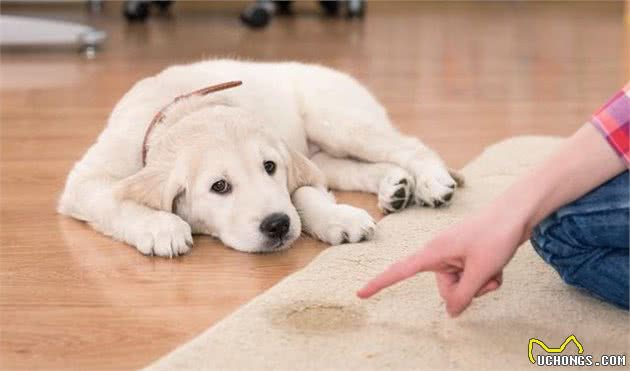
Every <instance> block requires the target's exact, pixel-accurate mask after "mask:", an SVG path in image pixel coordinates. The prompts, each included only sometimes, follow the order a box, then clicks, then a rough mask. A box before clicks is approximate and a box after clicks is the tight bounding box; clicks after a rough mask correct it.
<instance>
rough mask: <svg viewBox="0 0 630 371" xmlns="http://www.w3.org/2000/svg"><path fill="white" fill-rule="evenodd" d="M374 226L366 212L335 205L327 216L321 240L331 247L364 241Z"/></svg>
mask: <svg viewBox="0 0 630 371" xmlns="http://www.w3.org/2000/svg"><path fill="white" fill-rule="evenodd" d="M375 228H376V225H375V224H374V220H372V217H371V216H370V214H368V213H367V211H365V210H363V209H358V208H356V207H352V206H349V205H335V206H334V207H333V209H332V211H331V212H330V213H329V214H327V218H326V220H325V226H324V228H323V233H322V234H320V235H321V239H322V240H323V241H325V242H328V243H330V244H331V245H340V244H342V243H356V242H361V241H366V240H369V239H371V238H372V236H373V235H374V229H375Z"/></svg>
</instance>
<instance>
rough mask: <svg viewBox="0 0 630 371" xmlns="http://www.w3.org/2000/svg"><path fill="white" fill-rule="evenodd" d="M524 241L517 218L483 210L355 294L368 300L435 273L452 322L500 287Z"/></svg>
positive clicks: (524, 236)
mask: <svg viewBox="0 0 630 371" xmlns="http://www.w3.org/2000/svg"><path fill="white" fill-rule="evenodd" d="M525 238H526V234H525V224H524V221H523V220H522V219H521V218H519V217H517V216H516V214H511V215H510V214H509V213H508V214H507V215H506V213H502V212H493V211H486V212H484V213H481V214H479V215H477V216H474V217H472V218H469V219H467V220H465V221H463V222H462V223H460V224H457V225H455V226H453V227H451V228H449V229H448V230H446V231H444V232H442V233H440V234H439V235H438V236H437V237H435V238H434V239H433V240H431V241H430V242H429V243H427V244H426V245H425V247H424V248H423V249H421V250H419V251H418V252H416V253H415V254H413V255H411V256H409V257H407V258H404V259H402V260H400V261H398V262H396V263H394V264H392V265H391V266H390V267H389V268H387V269H386V270H385V271H384V272H383V273H381V274H380V275H378V276H377V277H376V278H374V279H372V280H371V281H370V282H369V283H368V284H367V285H365V286H364V287H363V288H362V289H361V290H359V291H358V292H357V295H358V296H359V297H360V298H369V297H370V296H372V295H374V294H376V293H377V292H379V291H380V290H382V289H383V288H385V287H388V286H390V285H393V284H394V283H397V282H399V281H402V280H404V279H406V278H409V277H412V276H414V275H415V274H416V273H419V272H426V271H433V272H435V278H436V281H437V286H438V290H439V292H440V296H441V297H442V298H443V299H444V301H445V302H446V311H447V312H448V314H449V315H451V316H453V317H455V316H457V315H459V314H460V313H461V312H462V311H464V310H465V309H466V308H467V307H468V305H470V303H471V302H472V300H473V298H474V297H478V296H481V295H484V294H487V293H488V292H491V291H494V290H496V289H497V288H499V286H501V283H502V279H503V277H502V275H503V267H505V265H506V264H507V263H508V262H509V261H510V259H512V257H513V256H514V253H515V252H516V249H517V248H518V246H519V245H520V244H521V242H523V241H524V240H525Z"/></svg>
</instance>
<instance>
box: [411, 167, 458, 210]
mask: <svg viewBox="0 0 630 371" xmlns="http://www.w3.org/2000/svg"><path fill="white" fill-rule="evenodd" d="M414 173H415V175H416V187H415V191H414V199H415V202H416V204H418V205H421V206H429V207H440V206H443V205H446V204H448V203H449V202H450V201H451V198H452V197H453V193H454V192H455V187H456V186H457V182H456V181H455V179H453V178H452V177H451V175H450V174H449V172H448V169H447V168H446V166H444V165H443V164H441V163H439V162H437V161H429V162H425V163H423V164H422V165H421V166H419V167H418V168H417V169H416V171H415V172H414Z"/></svg>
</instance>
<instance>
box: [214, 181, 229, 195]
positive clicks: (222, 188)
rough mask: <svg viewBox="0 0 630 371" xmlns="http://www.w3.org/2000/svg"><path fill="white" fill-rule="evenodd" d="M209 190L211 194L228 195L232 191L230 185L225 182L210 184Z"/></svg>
mask: <svg viewBox="0 0 630 371" xmlns="http://www.w3.org/2000/svg"><path fill="white" fill-rule="evenodd" d="M210 189H212V192H215V193H219V194H225V193H229V192H230V191H231V190H232V186H231V185H230V183H228V182H226V181H225V180H219V181H218V182H214V184H212V187H210Z"/></svg>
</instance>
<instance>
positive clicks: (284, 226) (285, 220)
mask: <svg viewBox="0 0 630 371" xmlns="http://www.w3.org/2000/svg"><path fill="white" fill-rule="evenodd" d="M290 227H291V220H290V219H289V216H288V215H287V214H284V213H273V214H270V215H268V216H267V217H266V218H265V219H263V221H262V223H260V232H262V234H263V235H265V236H267V237H268V238H270V239H272V240H282V239H283V238H284V237H285V236H286V235H287V233H289V228H290Z"/></svg>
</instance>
